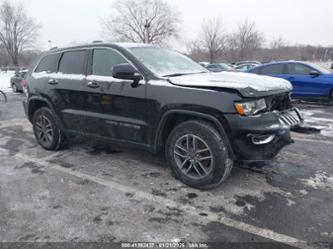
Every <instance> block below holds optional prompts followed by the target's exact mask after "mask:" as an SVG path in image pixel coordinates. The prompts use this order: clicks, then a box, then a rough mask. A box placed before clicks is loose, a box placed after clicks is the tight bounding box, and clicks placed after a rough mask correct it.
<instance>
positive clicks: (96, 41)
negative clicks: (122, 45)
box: [93, 40, 103, 43]
mask: <svg viewBox="0 0 333 249" xmlns="http://www.w3.org/2000/svg"><path fill="white" fill-rule="evenodd" d="M100 42H103V41H101V40H95V41H93V43H100Z"/></svg>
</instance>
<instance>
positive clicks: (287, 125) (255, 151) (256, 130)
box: [225, 93, 303, 161]
mask: <svg viewBox="0 0 333 249" xmlns="http://www.w3.org/2000/svg"><path fill="white" fill-rule="evenodd" d="M265 103H266V105H265V109H264V110H260V112H258V113H255V114H254V115H245V114H244V115H239V114H236V115H235V114H227V115H225V117H226V119H227V121H228V123H229V125H230V127H229V128H230V133H229V137H230V141H231V144H232V147H233V150H234V152H235V154H236V158H237V160H239V161H267V160H270V159H272V158H274V157H275V156H276V155H277V154H278V153H279V151H280V150H281V149H282V148H283V147H285V146H286V145H288V144H291V143H293V140H292V139H291V136H290V130H291V129H293V128H295V127H298V126H300V125H302V123H303V118H302V115H301V114H300V112H299V111H298V109H297V108H294V107H292V105H291V101H290V97H289V94H288V93H284V94H280V95H274V96H269V97H266V98H265ZM236 109H237V107H236ZM237 111H238V113H240V111H239V110H237Z"/></svg>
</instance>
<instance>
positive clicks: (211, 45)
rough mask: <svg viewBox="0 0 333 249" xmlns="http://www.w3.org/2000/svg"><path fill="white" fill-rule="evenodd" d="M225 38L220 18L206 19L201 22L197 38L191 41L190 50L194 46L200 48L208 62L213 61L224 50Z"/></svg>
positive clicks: (226, 36)
mask: <svg viewBox="0 0 333 249" xmlns="http://www.w3.org/2000/svg"><path fill="white" fill-rule="evenodd" d="M227 38H228V35H227V33H226V32H225V31H224V28H223V25H222V21H221V19H219V18H216V19H210V20H206V21H204V22H203V23H202V27H201V33H200V36H199V38H198V40H196V41H194V42H193V43H192V50H193V48H195V47H197V48H200V49H201V50H203V51H204V52H205V53H206V54H207V55H208V59H209V62H210V63H214V62H216V61H217V60H218V59H219V58H220V57H221V56H222V55H223V53H224V52H225V50H226V46H227V40H228V39H227Z"/></svg>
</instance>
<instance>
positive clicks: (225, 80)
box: [169, 72, 292, 97]
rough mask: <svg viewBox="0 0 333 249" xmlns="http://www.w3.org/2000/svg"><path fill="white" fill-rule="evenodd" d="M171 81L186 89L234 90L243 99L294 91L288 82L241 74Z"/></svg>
mask: <svg viewBox="0 0 333 249" xmlns="http://www.w3.org/2000/svg"><path fill="white" fill-rule="evenodd" d="M169 81H170V82H171V83H172V84H175V85H179V86H185V87H203V88H221V89H233V90H237V91H238V92H239V93H240V94H241V95H242V96H243V97H263V96H268V95H273V94H278V93H283V92H290V91H291V90H292V85H291V84H290V82H289V81H287V80H284V79H280V78H274V77H268V76H259V75H256V74H250V73H239V72H221V73H201V74H191V75H184V76H178V77H170V78H169Z"/></svg>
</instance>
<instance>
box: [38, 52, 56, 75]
mask: <svg viewBox="0 0 333 249" xmlns="http://www.w3.org/2000/svg"><path fill="white" fill-rule="evenodd" d="M58 59H59V54H50V55H47V56H45V57H44V58H43V59H42V60H41V61H40V63H39V65H38V66H37V68H36V70H35V72H36V73H38V72H48V73H55V72H57V67H58Z"/></svg>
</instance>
